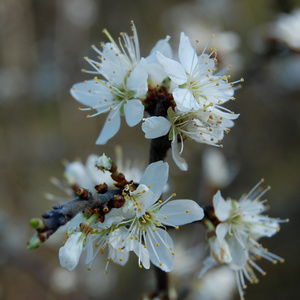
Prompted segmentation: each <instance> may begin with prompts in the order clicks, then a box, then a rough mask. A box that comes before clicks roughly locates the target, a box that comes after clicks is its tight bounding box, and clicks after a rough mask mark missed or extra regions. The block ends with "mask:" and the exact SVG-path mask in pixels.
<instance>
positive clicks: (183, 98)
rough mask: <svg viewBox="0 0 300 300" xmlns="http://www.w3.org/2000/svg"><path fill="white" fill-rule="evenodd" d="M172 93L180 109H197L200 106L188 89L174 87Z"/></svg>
mask: <svg viewBox="0 0 300 300" xmlns="http://www.w3.org/2000/svg"><path fill="white" fill-rule="evenodd" d="M172 95H173V97H174V100H175V102H176V104H177V108H178V110H180V111H190V110H192V109H194V110H198V109H199V108H200V106H199V104H198V102H197V100H196V99H195V97H194V95H193V94H192V92H191V91H190V90H189V89H181V88H176V89H175V90H174V91H173V93H172Z"/></svg>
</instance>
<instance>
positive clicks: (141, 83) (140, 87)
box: [127, 58, 148, 98]
mask: <svg viewBox="0 0 300 300" xmlns="http://www.w3.org/2000/svg"><path fill="white" fill-rule="evenodd" d="M147 78H148V66H147V62H146V60H145V59H144V58H142V59H141V60H140V62H139V63H138V64H137V66H136V67H135V68H134V69H133V71H132V72H131V73H130V76H129V77H128V80H127V90H129V91H135V95H134V97H136V98H140V97H145V96H146V93H147V90H148V84H147Z"/></svg>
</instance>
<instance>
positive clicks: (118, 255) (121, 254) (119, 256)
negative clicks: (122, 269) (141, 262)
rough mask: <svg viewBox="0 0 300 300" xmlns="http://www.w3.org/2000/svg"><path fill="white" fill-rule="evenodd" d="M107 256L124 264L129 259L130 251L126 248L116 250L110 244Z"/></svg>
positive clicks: (115, 261)
mask: <svg viewBox="0 0 300 300" xmlns="http://www.w3.org/2000/svg"><path fill="white" fill-rule="evenodd" d="M107 258H108V259H110V260H111V261H113V262H114V263H117V264H119V265H121V266H124V265H125V264H126V263H127V261H128V258H129V252H128V251H125V250H121V251H120V250H116V249H115V248H113V247H111V246H109V247H108V257H107Z"/></svg>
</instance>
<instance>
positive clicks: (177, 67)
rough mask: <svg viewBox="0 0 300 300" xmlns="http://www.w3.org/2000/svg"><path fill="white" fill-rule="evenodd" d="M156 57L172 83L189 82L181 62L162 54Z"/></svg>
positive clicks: (157, 54) (158, 53)
mask: <svg viewBox="0 0 300 300" xmlns="http://www.w3.org/2000/svg"><path fill="white" fill-rule="evenodd" d="M156 57H157V60H158V62H159V63H160V65H161V66H162V67H163V69H164V70H165V72H166V73H167V74H168V76H169V77H170V78H171V80H172V81H174V82H175V83H177V84H184V83H186V82H187V77H186V73H185V71H184V69H183V67H182V65H181V64H180V63H179V62H177V61H176V60H173V59H170V58H167V57H165V56H164V55H162V54H161V53H160V52H157V53H156Z"/></svg>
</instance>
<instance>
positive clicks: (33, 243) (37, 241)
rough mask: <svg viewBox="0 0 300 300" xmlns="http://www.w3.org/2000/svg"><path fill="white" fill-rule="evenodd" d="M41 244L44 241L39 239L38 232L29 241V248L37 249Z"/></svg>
mask: <svg viewBox="0 0 300 300" xmlns="http://www.w3.org/2000/svg"><path fill="white" fill-rule="evenodd" d="M41 244H42V242H41V240H40V239H39V237H38V234H37V233H36V234H35V235H34V236H33V237H32V238H31V239H30V240H29V242H28V243H27V249H28V250H32V249H36V248H37V247H38V246H40V245H41Z"/></svg>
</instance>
